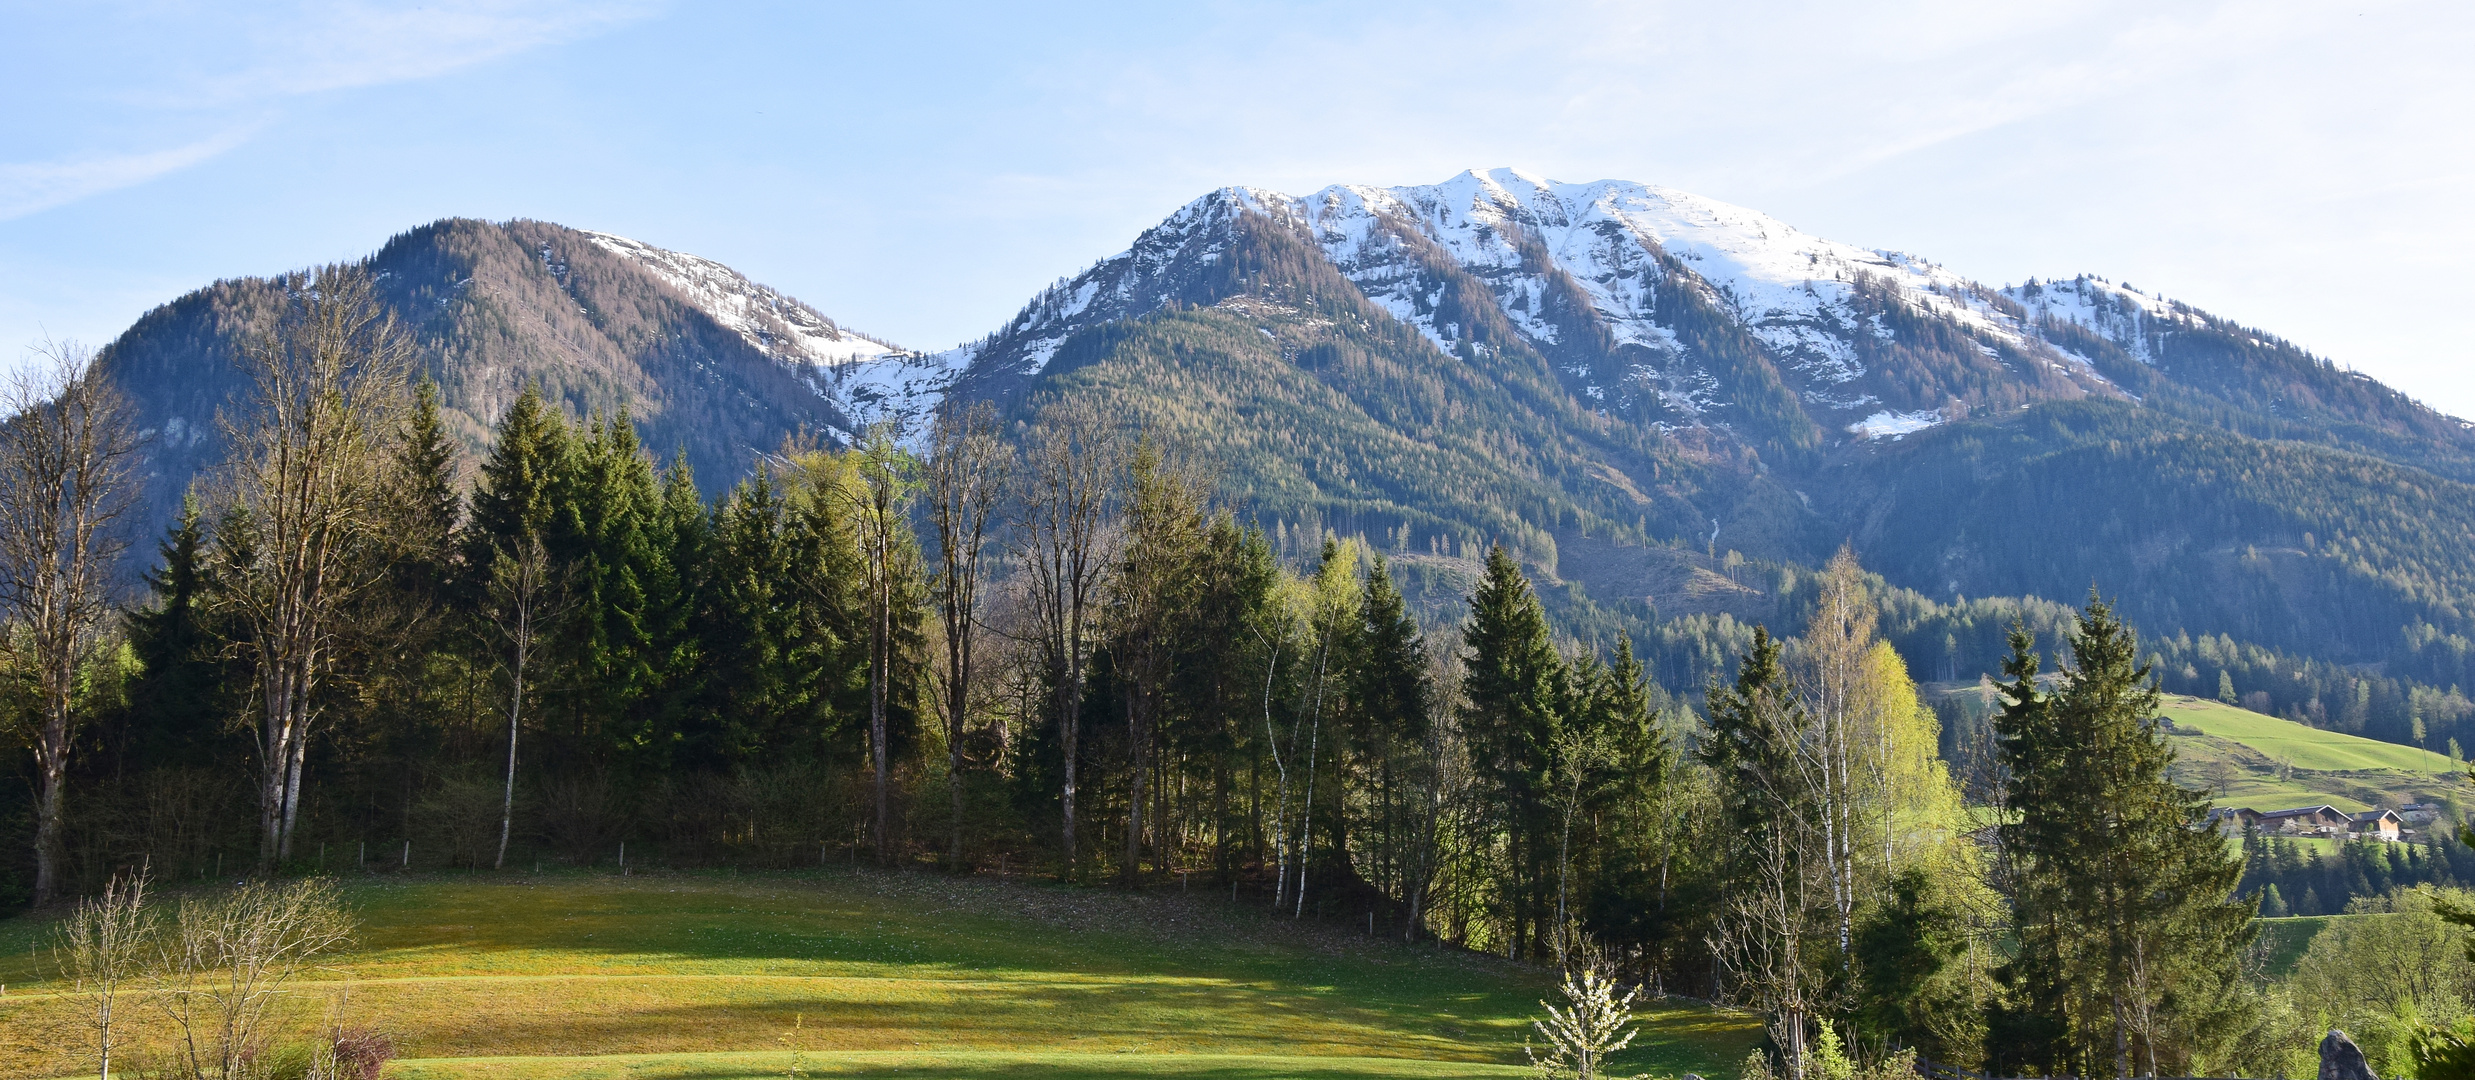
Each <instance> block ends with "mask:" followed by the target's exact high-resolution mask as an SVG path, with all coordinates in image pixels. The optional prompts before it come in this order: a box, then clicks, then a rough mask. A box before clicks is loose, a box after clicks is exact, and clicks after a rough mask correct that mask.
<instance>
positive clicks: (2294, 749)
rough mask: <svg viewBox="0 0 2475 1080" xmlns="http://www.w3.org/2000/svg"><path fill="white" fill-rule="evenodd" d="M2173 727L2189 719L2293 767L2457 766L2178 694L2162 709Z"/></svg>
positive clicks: (2434, 771) (2430, 770)
mask: <svg viewBox="0 0 2475 1080" xmlns="http://www.w3.org/2000/svg"><path fill="white" fill-rule="evenodd" d="M2161 711H2162V712H2164V713H2165V714H2166V715H2167V716H2169V717H2172V718H2173V719H2174V724H2175V727H2177V728H2180V727H2183V726H2184V725H2186V724H2188V725H2190V726H2191V727H2193V728H2196V729H2198V730H2199V731H2200V732H2202V733H2203V734H2208V735H2214V736H2217V737H2218V738H2221V739H2232V740H2234V741H2235V742H2239V743H2242V744H2243V745H2245V746H2249V747H2251V748H2252V749H2254V750H2258V751H2260V752H2261V753H2263V754H2267V755H2269V756H2270V757H2272V758H2277V759H2279V760H2282V761H2285V762H2286V763H2288V764H2290V765H2293V766H2294V767H2295V768H2297V769H2309V770H2311V771H2313V772H2355V771H2360V770H2365V769H2389V770H2394V771H2397V772H2405V773H2422V774H2425V775H2434V776H2445V775H2452V774H2455V773H2456V772H2458V770H2459V768H2460V766H2457V765H2453V764H2451V763H2450V760H2449V758H2448V757H2447V756H2445V755H2441V754H2435V753H2433V752H2432V751H2430V750H2422V749H2417V748H2415V747H2412V746H2400V745H2398V744H2396V743H2386V742H2382V741H2380V740H2378V739H2367V738H2364V737H2362V736H2360V735H2348V734H2346V733H2344V732H2338V731H2322V730H2320V729H2319V728H2316V727H2311V726H2308V725H2304V724H2298V723H2295V722H2294V721H2292V720H2281V719H2279V718H2277V717H2274V716H2268V715H2264V714H2261V713H2256V712H2253V711H2251V710H2249V709H2238V708H2236V707H2234V706H2232V705H2228V704H2225V703H2223V702H2217V701H2207V700H2203V699H2201V698H2195V697H2182V696H2179V695H2174V696H2169V697H2167V698H2166V701H2165V705H2164V707H2163V709H2162V710H2161Z"/></svg>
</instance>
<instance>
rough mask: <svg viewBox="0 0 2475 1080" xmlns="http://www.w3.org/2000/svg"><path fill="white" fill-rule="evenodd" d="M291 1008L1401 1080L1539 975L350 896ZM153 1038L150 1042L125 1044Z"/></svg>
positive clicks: (477, 1027) (369, 887)
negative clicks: (339, 947)
mask: <svg viewBox="0 0 2475 1080" xmlns="http://www.w3.org/2000/svg"><path fill="white" fill-rule="evenodd" d="M346 896H347V899H348V902H349V903H350V904H351V905H352V906H353V907H354V908H355V910H356V913H357V914H358V916H359V917H360V919H361V922H362V929H361V932H360V934H359V935H358V937H357V939H356V941H355V943H354V945H353V947H352V948H351V950H350V951H348V952H346V953H344V954H342V955H339V956H336V957H334V958H332V959H331V960H330V961H329V962H328V967H326V968H325V969H323V970H321V971H319V972H318V973H316V975H315V976H314V977H313V981H311V982H308V983H307V984H305V985H302V986H300V987H299V992H298V993H296V994H294V995H292V998H293V1002H292V1012H293V1014H294V1015H291V1016H290V1017H288V1023H290V1024H291V1025H292V1026H293V1028H294V1029H295V1030H300V1031H305V1030H308V1027H309V1026H310V1025H312V1024H314V1023H315V1022H316V1021H317V1018H318V1017H319V1015H321V1014H322V1013H323V1011H324V1010H325V1009H326V1008H327V1007H328V1002H329V1001H330V1000H333V999H336V998H337V997H338V995H340V999H341V1000H342V1001H343V1002H344V1003H345V1004H344V1008H345V1009H346V1012H347V1016H348V1022H350V1023H355V1024H364V1025H367V1026H370V1027H374V1028H377V1029H379V1030H381V1031H384V1032H386V1033H387V1034H388V1035H389V1036H390V1037H392V1038H393V1040H394V1041H395V1044H396V1046H397V1047H398V1049H399V1051H400V1053H401V1055H402V1057H401V1059H400V1060H399V1062H398V1063H397V1064H396V1065H395V1066H392V1067H391V1069H390V1073H389V1075H390V1076H398V1077H405V1078H433V1077H447V1076H486V1077H508V1078H511V1080H531V1078H535V1077H540V1078H543V1080H568V1078H579V1080H597V1078H600V1077H605V1076H608V1077H616V1076H626V1077H630V1078H662V1077H674V1076H675V1077H691V1076H692V1077H697V1078H704V1080H712V1078H721V1077H735V1076H757V1075H767V1076H780V1075H784V1074H785V1072H786V1071H787V1070H788V1068H789V1067H790V1065H791V1064H792V1061H793V1056H794V1055H796V1056H797V1057H798V1059H799V1062H798V1064H799V1066H800V1069H801V1071H803V1072H808V1073H812V1074H814V1075H818V1076H884V1077H895V1076H900V1077H926V1076H983V1075H986V1076H995V1075H1000V1074H1002V1075H1008V1076H1033V1077H1070V1076H1092V1077H1102V1076H1106V1077H1117V1076H1136V1075H1141V1076H1177V1077H1227V1078H1231V1080H1237V1078H1242V1077H1273V1076H1316V1077H1323V1076H1329V1077H1344V1076H1346V1077H1359V1076H1365V1077H1418V1076H1443V1075H1462V1076H1486V1075H1510V1074H1511V1073H1513V1072H1515V1071H1518V1070H1516V1069H1515V1068H1514V1066H1515V1065H1516V1064H1517V1063H1519V1062H1520V1060H1521V1056H1520V1045H1521V1037H1522V1035H1523V1034H1524V1033H1525V1032H1527V1031H1528V1024H1527V1019H1528V1018H1529V1017H1530V1016H1532V1015H1533V1014H1535V1013H1537V1012H1538V1001H1539V999H1541V998H1543V997H1547V996H1548V995H1549V993H1550V990H1551V986H1550V981H1549V975H1548V973H1546V972H1544V971H1541V970H1540V969H1537V968H1534V967H1530V966H1526V965H1516V964H1511V963H1507V962H1505V961H1502V960H1498V959H1491V958H1487V957H1481V956H1475V955H1472V954H1469V953H1465V952H1461V951H1458V950H1450V949H1440V948H1437V947H1435V946H1433V945H1431V944H1420V945H1405V944H1403V943H1401V942H1399V941H1397V940H1393V939H1389V938H1380V939H1379V938H1369V937H1367V936H1365V935H1364V934H1363V933H1362V932H1361V933H1351V932H1349V929H1348V928H1342V927H1336V926H1330V925H1323V924H1317V923H1314V922H1312V921H1311V920H1310V921H1308V922H1307V923H1304V924H1299V923H1293V922H1290V921H1288V920H1284V919H1278V918H1275V917H1272V916H1270V915H1268V914H1266V913H1264V912H1262V911H1260V910H1259V909H1257V908H1255V907H1254V906H1253V905H1238V904H1232V903H1230V902H1229V901H1228V900H1227V898H1226V897H1225V896H1220V897H1217V898H1211V899H1206V898H1204V897H1202V896H1199V895H1187V894H1182V893H1180V892H1179V891H1177V890H1176V889H1174V888H1170V889H1165V890H1159V891H1155V892H1152V893H1145V894H1133V895H1130V894H1125V893H1119V892H1108V891H1094V890H1082V889H1069V888H1063V887H1059V886H1054V885H1047V884H1025V883H1020V882H1016V883H999V882H991V881H986V880H963V881H957V880H952V879H946V878H940V877H932V876H926V875H910V874H892V873H875V872H849V871H843V872H827V871H817V872H810V873H805V874H795V875H764V876H747V877H737V876H731V875H714V874H708V875H694V876H673V875H642V876H636V877H611V876H585V875H550V876H541V877H533V876H522V875H509V876H507V877H505V878H496V877H481V876H473V877H411V878H373V879H364V880H358V881H355V882H353V883H352V884H350V885H349V886H348V887H347V891H346ZM48 933H49V928H48V924H46V923H44V922H42V921H40V920H38V919H34V918H30V917H21V918H19V919H16V920H12V921H10V922H8V923H0V983H5V985H6V987H7V992H6V994H5V995H4V996H0V1033H4V1034H0V1077H48V1076H63V1075H69V1074H73V1073H75V1072H76V1071H77V1070H78V1068H79V1063H78V1061H77V1060H76V1058H75V1055H73V1054H71V1053H67V1052H65V1051H64V1048H63V1046H64V1043H65V1041H66V1040H64V1039H63V1038H62V1037H61V1035H60V1032H63V1031H66V1030H69V1028H67V1027H64V1026H63V1025H66V1024H68V1023H69V1022H70V1014H71V1012H72V1011H73V1006H74V1004H75V1002H74V1001H72V1000H71V999H70V998H69V996H68V995H65V994H63V993H62V992H61V991H62V989H63V987H61V985H60V984H59V981H58V976H57V973H56V972H54V971H53V970H51V968H50V965H49V963H48V958H47V956H46V955H45V950H43V949H42V948H41V945H42V943H43V942H44V940H45V939H46V937H47V935H48ZM1642 1011H1643V1013H1644V1014H1645V1017H1646V1019H1647V1021H1648V1023H1647V1025H1646V1028H1647V1030H1646V1031H1645V1034H1644V1035H1643V1037H1642V1038H1641V1040H1640V1041H1639V1042H1638V1043H1637V1044H1636V1045H1637V1047H1638V1049H1637V1051H1636V1052H1635V1053H1633V1054H1631V1055H1629V1056H1630V1058H1631V1060H1630V1061H1628V1062H1625V1063H1624V1064H1625V1067H1626V1068H1627V1069H1628V1070H1629V1071H1633V1072H1639V1071H1645V1070H1647V1071H1653V1072H1659V1073H1682V1072H1686V1071H1691V1072H1698V1073H1701V1074H1702V1075H1705V1076H1714V1077H1723V1076H1729V1075H1732V1074H1733V1067H1734V1065H1735V1064H1736V1063H1738V1062H1740V1061H1742V1060H1743V1058H1744V1055H1745V1052H1746V1051H1747V1050H1748V1049H1749V1048H1751V1046H1752V1045H1753V1044H1754V1042H1755V1041H1756V1040H1757V1039H1758V1037H1759V1034H1758V1024H1757V1023H1756V1022H1755V1021H1754V1020H1752V1019H1750V1018H1748V1017H1744V1016H1740V1015H1737V1014H1733V1013H1727V1012H1722V1011H1717V1010H1713V1009H1710V1008H1708V1007H1705V1006H1702V1005H1699V1004H1696V1003H1692V1002H1688V1001H1684V1000H1682V999H1665V1000H1662V1001H1659V1002H1657V1003H1654V1004H1652V1005H1651V1006H1650V1007H1648V1008H1645V1009H1644V1010H1642ZM166 1036H167V1033H166V1032H165V1031H164V1030H162V1026H161V1025H160V1024H159V1023H157V1024H155V1025H153V1026H152V1027H151V1028H150V1029H149V1030H147V1031H144V1032H142V1033H141V1041H144V1042H155V1041H158V1040H161V1039H163V1038H165V1037H166Z"/></svg>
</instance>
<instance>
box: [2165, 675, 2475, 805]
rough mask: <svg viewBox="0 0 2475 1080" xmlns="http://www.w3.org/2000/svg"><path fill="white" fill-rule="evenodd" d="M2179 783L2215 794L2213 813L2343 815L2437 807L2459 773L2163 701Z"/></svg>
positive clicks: (2382, 746) (2420, 753)
mask: <svg viewBox="0 0 2475 1080" xmlns="http://www.w3.org/2000/svg"><path fill="white" fill-rule="evenodd" d="M2160 711H2162V712H2164V713H2165V715H2166V716H2167V717H2168V718H2170V719H2172V720H2173V721H2174V729H2175V731H2174V736H2173V738H2172V739H2171V740H2170V743H2171V745H2172V746H2173V747H2174V753H2175V768H2174V771H2175V774H2176V776H2177V777H2178V778H2180V779H2181V780H2182V782H2184V783H2186V784H2193V785H2198V786H2204V787H2208V788H2210V789H2211V790H2213V791H2217V792H2219V794H2218V796H2217V804H2218V805H2220V806H2249V807H2251V808H2253V809H2255V810H2279V809H2285V808H2287V807H2294V806H2312V805H2316V804H2319V803H2328V804H2330V805H2332V806H2335V807H2337V808H2338V809H2340V810H2344V811H2346V812H2348V813H2360V812H2362V811H2364V810H2368V809H2371V808H2372V807H2375V806H2391V807H2394V806H2397V805H2400V804H2402V803H2409V802H2423V801H2439V800H2440V799H2442V798H2444V797H2447V796H2449V795H2450V794H2451V793H2452V792H2456V791H2459V790H2461V789H2462V788H2463V787H2464V784H2463V782H2462V781H2463V772H2464V769H2465V767H2464V766H2463V765H2460V764H2456V763H2453V762H2451V761H2450V760H2449V758H2448V757H2447V756H2446V755H2442V754H2436V753H2433V752H2432V751H2429V750H2421V749H2417V748H2415V747H2411V746H2399V745H2397V744H2395V743H2385V742H2381V741H2379V740H2377V739H2366V738H2363V737H2361V736H2358V735H2348V734H2345V733H2343V732H2337V731H2323V730H2321V729H2319V728H2315V727H2310V726H2308V725H2304V724H2298V723H2295V722H2294V721H2291V720H2281V719H2279V718H2277V717H2274V716H2266V715H2263V714H2260V713H2256V712H2252V711H2250V710H2247V709H2239V708H2236V707H2234V706H2232V705H2226V704H2223V703H2220V702H2215V701H2209V700H2206V699H2203V698H2195V697H2183V696H2180V695H2168V696H2167V698H2166V699H2165V703H2164V705H2163V707H2162V709H2161V710H2160Z"/></svg>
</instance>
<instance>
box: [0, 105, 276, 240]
mask: <svg viewBox="0 0 2475 1080" xmlns="http://www.w3.org/2000/svg"><path fill="white" fill-rule="evenodd" d="M251 133H252V131H251V129H250V128H236V129H233V130H230V131H226V132H224V133H222V134H219V135H216V136H214V137H212V138H208V139H203V140H200V141H198V142H193V143H190V144H188V145H186V146H175V147H172V148H171V149H168V150H155V151H150V152H147V153H140V154H121V155H117V156H111V157H90V158H80V159H76V160H70V161H39V162H27V163H18V164H0V221H7V220H9V219H11V218H20V217H24V216H26V215H28V214H31V213H34V212H36V211H39V210H49V209H51V208H52V207H55V206H63V205H66V204H68V203H73V202H76V201H77V200H79V199H83V198H86V197H88V196H91V195H100V194H102V193H104V192H107V191H116V190H118V189H120V188H125V187H132V186H135V185H137V184H142V183H145V182H146V181H148V180H152V179H154V178H155V177H158V176H162V175H163V174H165V173H170V172H177V171H179V170H181V169H186V168H188V167H190V166H192V165H195V164H197V163H199V162H201V161H205V160H207V159H208V158H212V157H214V156H215V155H217V154H221V153H223V152H224V151H226V150H230V149H232V148H233V147H235V146H239V145H240V144H241V143H243V142H245V141H247V140H248V138H249V136H250V135H251Z"/></svg>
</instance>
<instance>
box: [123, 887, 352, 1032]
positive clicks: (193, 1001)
mask: <svg viewBox="0 0 2475 1080" xmlns="http://www.w3.org/2000/svg"><path fill="white" fill-rule="evenodd" d="M352 928H353V927H352V918H351V917H350V916H349V915H346V914H345V913H344V907H343V903H342V901H341V900H340V899H339V898H338V895H337V893H336V889H335V883H334V882H333V881H331V880H328V879H325V878H309V879H306V880H302V881H294V882H289V883H285V884H275V883H271V882H263V881H252V882H248V883H246V884H243V885H241V886H239V887H237V888H235V889H233V890H232V891H231V892H229V893H225V894H223V895H221V896H201V897H191V898H188V899H184V900H182V901H181V904H180V909H179V911H178V913H177V914H175V915H174V916H173V920H172V927H171V933H170V934H168V935H165V936H164V937H163V938H162V942H163V947H162V949H161V951H160V953H159V955H158V956H157V957H156V958H155V959H154V961H153V966H154V971H155V980H156V984H155V986H154V988H153V994H152V997H153V999H154V1001H155V1003H156V1005H157V1006H158V1007H160V1008H161V1009H162V1010H163V1013H164V1016H165V1017H166V1018H167V1019H169V1020H170V1021H171V1022H172V1027H173V1029H174V1035H175V1037H174V1039H173V1040H172V1048H171V1058H172V1068H171V1069H170V1070H169V1071H170V1072H171V1073H172V1074H173V1075H174V1076H177V1077H183V1078H195V1080H238V1078H240V1077H243V1076H247V1075H249V1067H250V1062H251V1059H252V1058H254V1057H255V1056H257V1055H258V1053H259V1052H261V1051H263V1050H264V1049H265V1048H266V1038H267V1037H266V1035H265V1033H264V1030H263V1029H264V1027H265V1025H266V1020H267V1013H268V1011H269V1008H270V1007H271V1006H273V1005H274V1004H275V1002H276V1001H278V1000H280V999H281V998H282V997H283V995H284V993H285V990H286V988H287V987H288V986H290V985H291V983H292V981H293V978H294V977H295V976H297V975H299V974H300V973H301V971H302V969H303V968H306V967H308V966H309V964H310V962H311V961H313V960H315V959H317V958H318V957H319V956H321V955H323V954H325V953H327V952H328V951H330V950H333V949H335V948H336V947H338V946H340V945H342V944H344V942H345V941H346V940H347V939H349V938H350V937H351V936H352Z"/></svg>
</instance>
